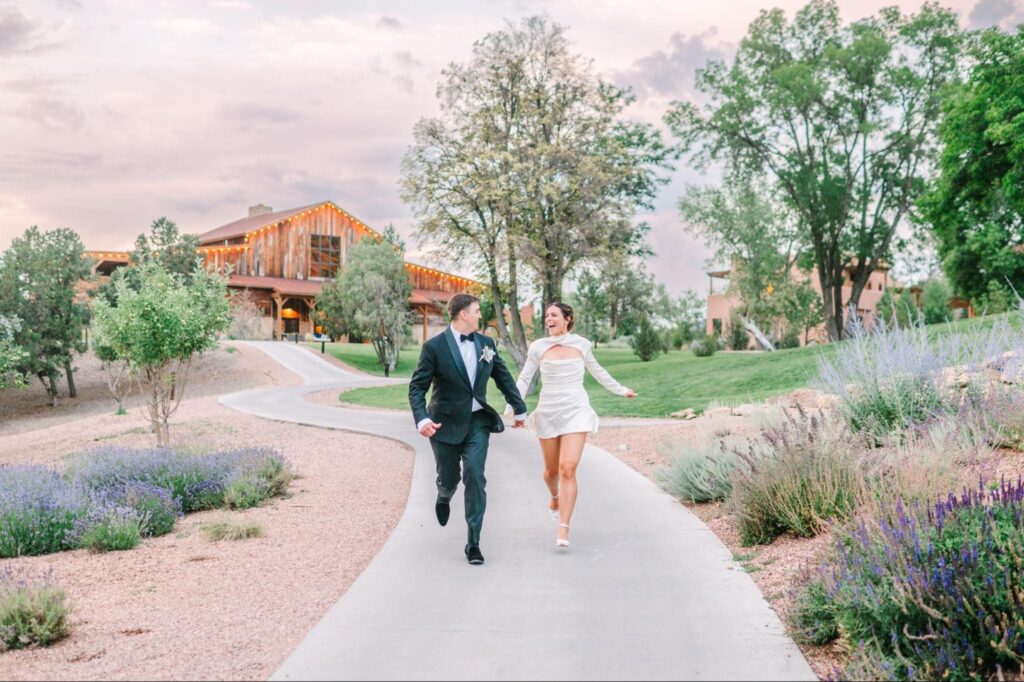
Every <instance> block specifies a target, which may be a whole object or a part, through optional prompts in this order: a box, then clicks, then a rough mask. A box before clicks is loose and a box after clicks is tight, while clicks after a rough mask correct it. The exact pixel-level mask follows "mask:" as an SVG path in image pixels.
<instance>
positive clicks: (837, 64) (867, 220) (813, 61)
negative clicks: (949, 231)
mask: <svg viewBox="0 0 1024 682" xmlns="http://www.w3.org/2000/svg"><path fill="white" fill-rule="evenodd" d="M961 45H962V33H961V30H960V28H959V27H958V25H957V19H956V15H955V14H954V13H953V12H951V11H948V10H945V9H943V8H941V7H939V6H938V5H937V4H935V3H926V4H925V5H924V6H922V8H921V10H920V11H919V12H918V13H917V14H916V15H912V16H903V15H901V14H900V12H899V10H898V9H897V8H887V9H883V10H882V11H881V12H880V13H879V14H878V15H877V16H875V17H869V18H866V19H862V20H860V21H857V22H854V23H852V24H849V25H845V26H844V25H843V24H842V23H841V22H840V19H839V10H838V7H837V5H836V2H835V1H834V0H812V2H810V3H809V4H807V5H806V6H805V7H803V8H802V9H801V10H800V11H798V12H797V13H796V16H795V18H794V20H793V21H792V22H787V20H786V17H785V15H784V13H783V12H782V10H778V9H775V10H770V11H764V12H762V13H761V14H760V15H759V16H758V18H757V19H756V20H755V21H754V22H753V23H752V24H751V26H750V29H749V31H748V33H747V36H746V37H745V38H744V39H743V41H742V42H741V43H740V47H739V50H738V52H737V54H736V57H735V59H734V60H733V62H732V64H730V65H726V64H725V63H722V62H711V63H709V64H708V65H707V67H705V68H704V69H703V70H701V71H700V72H699V73H698V78H697V85H698V87H699V89H700V90H701V91H702V92H703V93H705V94H706V95H707V96H708V98H709V100H708V103H707V104H706V105H705V106H704V107H703V108H698V107H697V106H696V105H694V104H691V103H676V104H675V105H674V106H673V107H672V109H671V110H670V111H669V112H668V113H667V115H666V121H667V122H668V124H669V126H670V127H671V128H672V130H673V131H674V132H675V133H676V135H678V136H679V138H680V139H681V140H682V142H683V145H684V147H685V148H687V149H689V150H692V151H695V152H696V154H695V158H696V159H697V160H699V161H701V162H710V161H713V160H715V161H725V162H727V163H728V164H729V165H730V166H731V167H736V168H741V169H744V170H746V171H750V172H753V173H758V174H764V175H765V176H767V177H769V178H771V180H772V181H773V183H774V185H775V186H776V187H777V189H778V191H779V193H780V196H782V197H783V198H784V199H785V201H786V203H787V204H788V206H789V207H790V209H791V210H792V211H793V213H794V215H795V218H796V219H797V220H798V222H799V225H800V227H801V229H803V230H804V231H805V232H806V235H807V238H808V241H809V242H810V245H811V249H812V253H813V256H814V265H815V266H816V267H817V271H818V278H819V283H820V285H821V289H822V302H823V304H824V311H825V325H826V329H827V330H828V334H829V336H830V337H831V338H832V339H839V338H841V336H842V333H843V329H844V324H843V316H844V312H845V311H844V302H843V291H842V289H843V286H844V282H843V280H844V276H843V273H844V269H845V268H846V267H848V266H849V267H852V274H853V283H852V287H851V292H850V300H849V302H848V304H849V305H851V306H856V305H857V303H858V302H859V300H860V295H861V292H862V291H863V290H864V287H865V285H866V284H867V281H868V278H869V277H870V276H871V273H872V272H873V271H874V270H875V269H876V268H877V267H878V266H879V265H880V264H881V263H883V262H885V261H888V260H891V252H892V249H893V246H894V240H895V239H896V234H897V229H898V228H899V227H900V226H901V224H904V223H905V221H906V220H907V218H908V215H909V214H910V212H911V210H912V209H913V207H914V203H915V202H916V200H917V199H918V197H919V195H920V192H921V190H922V188H923V185H924V177H925V174H926V173H927V171H928V167H929V161H930V160H931V159H932V157H933V155H934V146H935V145H934V138H935V136H934V131H935V127H936V126H937V124H938V121H939V120H940V114H941V103H942V98H943V96H944V95H945V93H946V92H947V91H948V89H949V87H950V86H951V85H952V84H954V83H955V81H956V79H957V77H958V57H959V54H960V49H961Z"/></svg>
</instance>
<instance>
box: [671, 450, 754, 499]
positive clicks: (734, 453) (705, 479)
mask: <svg viewBox="0 0 1024 682" xmlns="http://www.w3.org/2000/svg"><path fill="white" fill-rule="evenodd" d="M670 447H671V448H672V450H671V452H670V454H669V459H668V464H666V465H665V466H664V467H662V468H660V469H659V470H658V471H657V472H656V473H655V477H656V478H657V480H658V482H659V483H660V484H661V486H662V487H663V488H664V489H665V490H666V491H667V492H669V493H671V494H672V495H674V496H676V497H678V498H679V499H681V500H683V501H685V502H716V501H719V500H724V499H726V498H728V497H729V496H730V495H731V494H732V477H733V473H734V471H735V469H736V466H737V464H739V463H742V460H741V459H740V457H739V454H738V452H739V451H740V450H745V449H747V448H748V447H750V441H749V440H747V439H744V438H737V437H728V436H727V437H725V438H720V439H718V440H715V441H712V442H711V443H710V444H708V445H705V446H703V447H696V448H695V447H692V446H690V445H688V444H687V443H685V442H683V441H679V442H677V443H675V444H673V445H672V446H670Z"/></svg>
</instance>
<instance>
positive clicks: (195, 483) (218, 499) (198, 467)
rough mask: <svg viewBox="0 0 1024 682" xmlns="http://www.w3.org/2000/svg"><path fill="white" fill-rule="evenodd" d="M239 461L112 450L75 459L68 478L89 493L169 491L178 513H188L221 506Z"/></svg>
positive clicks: (223, 455) (168, 452) (221, 456)
mask: <svg viewBox="0 0 1024 682" xmlns="http://www.w3.org/2000/svg"><path fill="white" fill-rule="evenodd" d="M239 459H240V457H239V456H238V455H236V454H234V453H232V454H227V453H219V454H210V455H187V454H183V453H179V452H175V451H173V450H169V449H167V448H152V449H147V450H134V449H131V448H124V447H113V448H105V449H100V450H93V451H91V452H87V453H84V454H82V455H80V456H79V457H77V458H75V459H74V460H73V461H72V463H71V465H70V466H69V470H68V475H69V477H71V478H72V479H73V480H75V481H77V482H78V483H80V484H81V485H83V486H85V487H87V488H90V489H92V490H105V489H116V488H122V487H124V486H125V485H126V484H129V483H135V482H143V483H148V484H150V485H153V486H155V487H158V488H163V489H165V490H169V491H170V493H171V497H172V498H173V499H174V500H175V501H176V502H177V503H178V504H179V505H180V506H181V509H182V511H183V512H186V513H188V512H194V511H202V510H204V509H213V508H216V507H219V506H221V505H222V504H223V502H224V482H225V480H226V479H227V478H228V477H229V476H230V475H231V472H232V470H233V469H234V468H235V466H236V465H237V463H238V460H239Z"/></svg>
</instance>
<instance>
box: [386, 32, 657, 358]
mask: <svg viewBox="0 0 1024 682" xmlns="http://www.w3.org/2000/svg"><path fill="white" fill-rule="evenodd" d="M438 98H439V100H440V105H441V110H442V115H441V117H440V118H437V119H425V120H422V121H420V122H419V123H418V124H417V125H416V127H415V129H414V136H415V144H414V145H413V146H412V147H411V148H410V150H409V151H408V153H407V154H406V156H405V158H404V160H403V185H404V193H403V197H404V199H405V200H406V201H407V202H408V203H409V204H411V205H412V206H413V210H414V212H415V214H416V217H417V220H418V223H419V225H418V227H419V235H420V236H421V238H424V239H431V240H433V241H435V242H437V243H439V244H440V246H441V249H442V250H443V252H444V253H445V255H446V256H447V257H448V258H452V257H460V258H467V259H469V260H471V261H472V262H474V263H475V264H476V265H477V266H478V268H479V269H480V270H481V271H483V272H484V273H485V277H486V279H487V282H488V284H489V285H490V287H491V289H492V293H493V297H492V298H493V300H494V302H495V304H496V306H497V310H496V313H497V321H498V325H499V332H500V335H501V337H502V339H503V340H504V341H505V343H506V345H507V347H508V350H509V352H510V353H511V354H512V356H513V357H514V358H515V360H516V361H517V362H518V363H520V364H522V362H523V361H524V360H525V357H526V346H527V340H526V333H525V329H524V328H523V326H522V324H521V323H520V322H519V320H518V316H517V315H516V311H518V309H519V307H520V300H519V299H520V294H519V283H520V277H521V276H522V274H523V270H524V267H525V268H527V269H528V270H529V271H530V272H531V273H532V274H533V275H534V277H535V280H536V283H537V288H538V290H539V291H540V293H541V295H542V298H543V300H544V301H545V302H550V301H553V300H558V299H560V298H561V297H562V284H563V282H564V280H565V278H566V276H567V275H568V274H569V273H570V272H571V271H572V270H573V269H574V268H575V267H576V266H577V265H578V264H580V263H581V262H583V261H585V260H587V259H589V258H592V257H595V256H598V255H603V254H604V253H605V252H608V251H614V250H629V249H630V248H634V246H635V244H636V243H637V241H638V235H639V234H642V229H641V230H639V231H638V229H637V228H636V227H635V226H634V225H633V224H632V221H631V218H632V216H633V213H634V212H635V211H636V209H637V207H639V206H647V205H649V204H650V201H651V199H652V198H653V196H654V191H655V188H656V186H657V184H658V182H659V181H660V178H659V176H658V175H657V173H658V169H659V168H661V167H665V166H667V164H668V160H669V157H670V156H671V151H670V150H669V149H668V148H667V147H666V146H665V145H664V144H663V143H662V141H661V139H660V135H659V133H658V132H657V131H656V130H655V129H654V128H653V127H651V126H648V125H644V124H637V123H631V122H627V121H625V120H623V118H622V112H623V110H624V109H625V107H626V106H627V105H628V104H629V102H630V97H629V95H628V93H626V92H624V91H622V90H620V89H618V88H615V87H613V86H611V85H609V84H607V83H604V82H602V81H601V80H600V79H599V78H597V77H596V76H594V75H593V73H592V71H591V66H590V63H589V62H588V61H586V60H584V59H582V58H581V57H579V56H578V55H575V54H573V53H572V52H571V51H570V50H569V46H568V42H567V41H566V39H565V36H564V29H563V28H562V27H560V26H558V25H556V24H553V23H552V22H550V21H549V20H548V19H545V18H540V17H533V18H529V19H525V20H524V21H523V22H522V23H521V24H519V25H509V26H508V27H507V28H506V29H505V30H503V31H497V32H495V33H491V34H488V35H487V36H485V37H484V38H482V39H481V40H479V41H477V42H476V43H475V44H474V46H473V56H472V58H471V59H470V60H469V61H468V62H467V63H465V64H452V65H450V66H449V67H448V68H447V69H446V70H445V71H444V80H443V82H442V83H441V85H440V86H439V87H438ZM506 304H507V305H508V306H509V308H510V309H511V310H512V312H513V314H512V315H511V321H512V329H511V332H509V330H508V329H507V325H506V323H505V318H504V306H505V305H506Z"/></svg>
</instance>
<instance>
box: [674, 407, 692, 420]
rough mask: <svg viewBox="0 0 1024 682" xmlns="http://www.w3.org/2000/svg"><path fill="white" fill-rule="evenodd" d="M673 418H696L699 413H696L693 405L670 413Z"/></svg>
mask: <svg viewBox="0 0 1024 682" xmlns="http://www.w3.org/2000/svg"><path fill="white" fill-rule="evenodd" d="M669 416H670V417H672V418H673V419H696V418H697V415H696V414H695V413H694V411H693V408H692V407H687V408H686V409H685V410H679V411H678V412H673V413H672V414H670V415H669Z"/></svg>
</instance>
